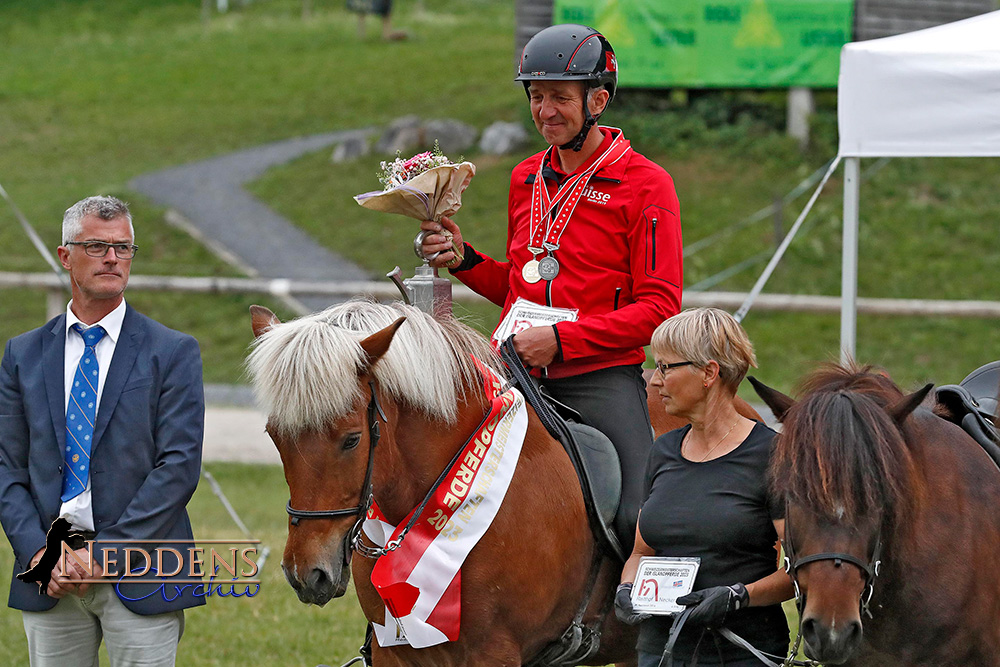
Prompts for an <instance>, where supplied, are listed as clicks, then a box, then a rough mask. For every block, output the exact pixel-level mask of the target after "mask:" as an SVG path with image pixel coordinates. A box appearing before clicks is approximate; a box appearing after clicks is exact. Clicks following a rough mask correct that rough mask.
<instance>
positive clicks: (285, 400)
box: [246, 299, 506, 435]
mask: <svg viewBox="0 0 1000 667" xmlns="http://www.w3.org/2000/svg"><path fill="white" fill-rule="evenodd" d="M400 317H406V321H405V322H404V323H403V325H402V326H401V327H400V328H399V329H398V330H397V332H396V335H395V337H394V338H393V339H392V344H391V345H390V346H389V350H388V351H387V352H386V353H385V355H384V356H383V357H382V358H381V359H379V360H378V361H377V362H376V363H375V365H374V366H373V367H372V368H371V374H372V376H373V378H374V379H375V381H376V382H377V383H378V385H379V386H380V388H381V389H382V391H383V392H385V393H386V394H387V395H388V396H389V397H390V398H392V399H393V400H394V401H396V402H398V403H402V404H404V405H406V406H408V407H410V408H412V409H414V410H416V411H418V412H421V413H423V414H424V415H426V416H427V417H428V418H429V419H432V420H438V421H441V422H443V423H445V424H454V423H455V421H456V420H457V417H458V404H459V403H460V402H461V401H462V400H463V399H466V398H482V397H483V396H482V380H481V379H480V377H479V371H478V370H477V369H476V366H475V364H474V363H473V361H472V357H473V356H475V357H476V358H478V359H479V360H480V361H482V362H483V363H484V364H485V365H487V366H489V367H490V368H492V369H494V370H495V371H497V372H498V373H499V374H500V375H501V376H502V377H503V376H505V375H506V372H505V371H504V370H503V367H502V364H501V363H500V361H499V358H498V357H497V355H496V353H495V352H494V351H493V348H492V347H490V345H489V343H488V342H487V340H486V339H485V338H483V336H481V335H480V334H478V333H477V332H475V331H474V330H472V329H471V328H469V327H468V326H466V325H464V324H462V323H461V322H459V321H457V320H454V319H448V320H446V321H444V322H440V321H438V320H435V319H434V318H433V317H431V316H430V315H427V314H426V313H424V312H423V311H421V310H419V309H417V308H415V307H413V306H408V305H405V304H403V303H399V302H395V303H391V304H383V303H378V302H375V301H371V300H366V299H354V300H351V301H348V302H346V303H342V304H338V305H336V306H331V307H330V308H327V309H326V310H324V311H321V312H318V313H313V314H311V315H306V316H304V317H300V318H298V319H296V320H291V321H289V322H286V323H283V324H276V325H274V326H273V327H271V328H270V329H268V330H267V331H266V332H265V333H264V334H263V335H261V336H260V337H258V338H257V339H256V340H255V341H254V343H253V345H252V349H251V352H250V355H249V356H248V357H247V361H246V367H247V372H248V375H249V376H250V381H251V383H252V384H253V387H254V392H255V394H256V396H257V401H258V404H259V405H260V406H261V407H262V408H263V409H264V410H266V411H267V413H268V415H269V425H270V427H272V428H276V429H278V430H279V431H280V432H282V433H284V434H286V435H295V434H298V433H301V432H303V431H307V430H321V429H323V428H326V427H327V426H328V425H329V424H330V423H332V422H334V421H336V420H338V419H342V418H343V417H345V416H347V415H348V414H350V413H351V412H352V411H353V410H354V407H355V405H356V404H357V402H358V401H359V400H360V399H361V397H362V389H361V386H360V385H359V383H358V376H359V374H362V373H364V372H365V371H366V370H367V362H366V354H365V352H364V350H362V348H361V345H360V342H361V341H362V340H364V339H365V338H366V337H368V336H369V335H371V334H373V333H375V332H376V331H379V330H381V329H384V328H385V327H387V326H389V325H390V324H392V323H393V322H395V321H396V320H397V319H399V318H400Z"/></svg>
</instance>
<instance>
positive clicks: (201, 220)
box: [128, 130, 371, 311]
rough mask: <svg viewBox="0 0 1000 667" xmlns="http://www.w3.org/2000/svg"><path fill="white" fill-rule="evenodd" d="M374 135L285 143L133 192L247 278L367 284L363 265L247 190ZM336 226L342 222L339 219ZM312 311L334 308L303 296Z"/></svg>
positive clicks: (136, 184)
mask: <svg viewBox="0 0 1000 667" xmlns="http://www.w3.org/2000/svg"><path fill="white" fill-rule="evenodd" d="M369 133H371V130H350V131H344V132H327V133H325V134H316V135H312V136H308V137H301V138H296V139H288V140H286V141H278V142H275V143H271V144H265V145H263V146H257V147H256V148H250V149H247V150H243V151H239V152H236V153H230V154H229V155H224V156H222V157H216V158H211V159H208V160H203V161H201V162H193V163H191V164H186V165H181V166H179V167H172V168H170V169H164V170H162V171H157V172H153V173H150V174H145V175H142V176H139V177H137V178H134V179H133V180H132V181H131V182H129V184H128V185H129V187H130V188H132V189H134V190H136V191H138V192H141V193H142V194H144V195H146V196H148V197H149V198H150V199H152V200H153V201H154V202H156V203H158V204H160V205H162V206H167V207H169V208H170V209H172V210H173V211H176V212H178V213H180V214H181V216H183V220H178V219H177V216H176V215H175V216H173V220H174V221H175V222H178V223H179V224H181V225H182V226H187V227H190V228H193V229H189V231H191V232H192V233H193V234H194V235H195V236H197V237H198V238H199V240H202V241H204V242H205V243H206V245H208V246H209V247H211V248H213V249H215V250H217V251H218V252H219V254H220V255H223V256H225V257H226V258H227V259H228V260H229V261H231V262H233V263H236V264H237V265H239V266H240V268H242V269H243V270H244V271H245V272H247V273H249V274H250V275H253V276H261V277H264V278H290V279H300V280H366V279H368V277H369V276H368V274H367V272H366V271H364V270H363V269H362V268H361V267H359V266H357V265H356V264H353V263H352V262H349V261H347V260H346V259H344V258H343V257H340V256H339V255H336V254H334V253H332V252H330V251H329V250H327V249H326V248H324V247H322V246H321V245H319V244H318V243H316V242H315V241H314V240H313V239H312V238H311V237H310V236H309V235H307V234H306V233H305V232H303V231H302V230H301V229H299V228H298V227H296V226H295V225H293V224H292V223H291V222H289V221H288V220H287V219H286V218H284V217H282V216H281V215H279V214H278V213H276V212H275V211H273V210H271V209H270V208H269V207H267V206H266V205H265V204H263V203H262V202H260V201H258V200H257V199H255V198H254V197H253V196H251V195H250V194H249V193H248V192H247V191H246V190H244V189H243V185H244V184H245V183H247V182H248V181H252V180H254V179H256V178H258V177H260V176H261V175H262V174H263V173H264V172H265V171H267V170H268V169H270V168H271V167H274V166H277V165H280V164H284V163H286V162H290V161H291V160H294V159H295V158H297V157H299V156H301V155H304V154H306V153H310V152H313V151H318V150H321V149H323V148H328V147H329V146H332V145H333V144H336V143H339V142H341V141H344V140H346V139H351V138H354V137H358V136H367V135H368V134H369ZM331 224H335V223H334V222H333V221H331ZM299 302H300V303H301V304H303V305H304V306H305V308H306V309H307V311H313V310H320V309H322V308H325V307H326V306H328V305H330V302H329V300H328V299H325V298H322V297H303V298H301V299H299Z"/></svg>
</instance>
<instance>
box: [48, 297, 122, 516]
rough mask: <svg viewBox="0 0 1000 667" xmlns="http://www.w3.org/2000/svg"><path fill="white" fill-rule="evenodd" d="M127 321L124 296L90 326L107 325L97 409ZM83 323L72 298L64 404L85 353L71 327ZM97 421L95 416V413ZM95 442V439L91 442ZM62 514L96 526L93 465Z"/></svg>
mask: <svg viewBox="0 0 1000 667" xmlns="http://www.w3.org/2000/svg"><path fill="white" fill-rule="evenodd" d="M124 321H125V299H122V302H121V303H120V304H118V307H117V308H115V309H114V310H112V311H111V312H110V313H108V314H107V315H105V316H104V318H103V319H102V320H101V321H100V322H97V324H93V325H90V326H97V325H98V324H99V325H101V327H102V328H103V329H104V332H105V335H104V338H102V339H101V340H100V341H99V342H98V343H97V345H96V346H94V353H95V354H96V355H97V366H98V370H99V374H98V376H97V409H98V410H100V409H101V396H102V395H103V394H104V381H105V380H107V378H108V368H109V367H110V366H111V358H112V357H114V355H115V346H116V345H118V338H119V337H120V336H121V333H122V322H124ZM78 322H79V323H80V326H82V327H83V328H84V329H89V328H90V327H89V326H88V325H86V324H84V323H83V322H80V318H78V317H77V316H76V315H75V314H74V313H73V302H72V301H70V302H69V304H68V305H67V306H66V361H65V366H64V370H65V376H64V378H65V380H64V382H63V387H64V388H65V390H66V402H65V403H64V404H63V408H64V411H65V408H66V407H67V406H69V394H70V390H71V389H72V387H73V378H74V377H75V376H76V367H77V366H78V365H79V364H80V358H81V357H83V352H84V349H85V346H84V344H83V336H81V335H80V334H78V333H76V332H75V331H73V330H72V329H70V327H72V326H73V325H74V324H76V323H78ZM94 423H95V424H96V423H97V422H96V417H95V422H94ZM91 446H93V442H91ZM59 516H61V517H63V518H65V519H67V520H68V521H69V522H70V523H71V524H73V528H75V529H77V530H94V508H93V502H92V499H91V488H90V469H89V468H88V469H87V488H86V489H84V490H83V492H82V493H81V494H80V495H78V496H76V497H75V498H70V499H69V500H67V501H66V502H64V503H63V504H62V507H61V509H60V510H59Z"/></svg>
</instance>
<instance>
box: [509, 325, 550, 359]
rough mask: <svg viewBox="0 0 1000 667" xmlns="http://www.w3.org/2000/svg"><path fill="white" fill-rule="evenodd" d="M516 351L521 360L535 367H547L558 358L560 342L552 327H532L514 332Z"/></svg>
mask: <svg viewBox="0 0 1000 667" xmlns="http://www.w3.org/2000/svg"><path fill="white" fill-rule="evenodd" d="M514 351H515V352H517V356H519V357H521V361H523V362H524V363H526V364H528V365H529V366H532V367H534V368H545V367H546V366H548V365H549V364H551V363H552V362H553V361H555V359H556V353H557V352H558V351H559V344H558V343H557V342H556V332H555V331H554V330H553V329H552V327H531V328H530V329H525V330H524V331H522V332H520V333H517V334H514Z"/></svg>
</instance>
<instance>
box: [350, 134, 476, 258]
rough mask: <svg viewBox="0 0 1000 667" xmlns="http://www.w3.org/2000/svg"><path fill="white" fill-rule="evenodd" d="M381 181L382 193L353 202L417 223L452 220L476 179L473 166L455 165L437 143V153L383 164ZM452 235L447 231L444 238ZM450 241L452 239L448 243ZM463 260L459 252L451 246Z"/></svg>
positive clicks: (433, 152)
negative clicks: (468, 188)
mask: <svg viewBox="0 0 1000 667" xmlns="http://www.w3.org/2000/svg"><path fill="white" fill-rule="evenodd" d="M381 167H382V171H380V172H379V174H378V179H379V181H380V182H381V183H382V186H383V188H384V189H383V190H376V191H374V192H366V193H364V194H360V195H357V196H356V197H355V198H354V200H355V201H356V202H358V203H359V204H361V205H362V206H364V207H365V208H369V209H372V210H374V211H384V212H386V213H398V214H400V215H405V216H408V217H411V218H416V219H417V220H435V221H436V220H440V219H441V217H442V216H448V217H451V216H452V215H454V214H455V212H456V211H457V210H458V209H460V208H461V207H462V193H463V192H464V191H465V188H467V187H469V182H470V181H471V180H472V177H473V176H475V175H476V165H474V164H472V163H471V162H459V163H457V164H456V163H453V162H452V161H451V160H449V159H448V157H447V156H446V155H445V154H444V153H442V152H441V147H440V146H439V145H438V143H437V142H436V141H435V142H434V150H433V151H427V152H425V153H419V154H417V155H414V156H413V157H411V158H408V159H405V160H404V159H403V158H402V157H399V155H398V154H397V156H396V159H395V160H392V161H389V162H382V163H381ZM450 235H451V233H450V232H448V231H447V230H445V232H444V236H445V237H449V236H450ZM449 240H450V239H449ZM452 250H453V251H454V252H455V256H456V257H458V258H459V261H461V259H462V252H461V249H460V248H457V247H455V245H454V244H453V245H452Z"/></svg>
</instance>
